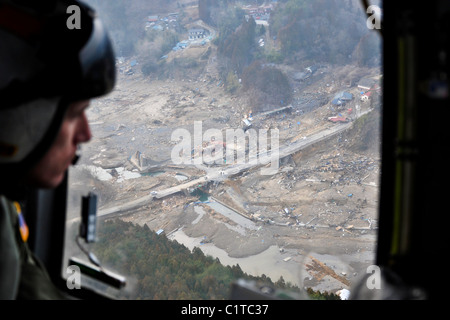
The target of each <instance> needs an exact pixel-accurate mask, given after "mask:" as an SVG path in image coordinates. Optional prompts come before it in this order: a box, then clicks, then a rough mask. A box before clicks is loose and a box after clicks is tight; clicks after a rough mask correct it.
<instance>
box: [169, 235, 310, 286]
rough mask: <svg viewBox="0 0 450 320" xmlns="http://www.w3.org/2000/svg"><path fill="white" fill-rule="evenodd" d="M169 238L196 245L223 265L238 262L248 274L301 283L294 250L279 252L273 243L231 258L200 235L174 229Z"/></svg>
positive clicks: (298, 263) (188, 244)
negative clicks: (254, 251) (193, 236)
mask: <svg viewBox="0 0 450 320" xmlns="http://www.w3.org/2000/svg"><path fill="white" fill-rule="evenodd" d="M169 239H171V240H176V241H177V242H179V243H182V244H183V245H185V246H186V247H187V248H189V249H190V250H193V249H194V247H198V248H200V249H201V250H202V252H203V253H204V254H205V255H209V256H212V257H213V258H218V259H219V260H220V262H221V263H222V264H223V265H229V266H233V265H237V264H239V266H240V267H241V269H242V271H244V272H246V273H248V274H251V275H255V276H261V275H263V274H265V275H266V276H268V277H270V278H271V279H272V281H274V282H275V281H277V280H278V279H279V278H280V277H281V276H282V277H283V279H284V280H285V281H286V282H291V283H292V284H296V285H299V286H300V285H301V283H300V282H301V281H300V280H301V279H300V268H301V259H302V257H301V256H300V255H299V254H297V253H296V252H295V250H286V251H284V252H280V248H279V247H278V246H275V245H274V246H270V247H269V248H268V249H266V250H264V251H263V252H261V253H259V254H256V255H251V256H247V257H242V258H233V257H230V256H229V255H228V254H227V252H226V251H225V250H223V249H220V248H218V247H216V246H215V245H214V244H213V243H203V241H204V238H202V237H199V238H192V237H189V236H187V235H186V234H185V233H184V231H183V230H177V231H175V232H174V233H172V234H171V235H170V236H169ZM288 258H290V259H288ZM285 260H286V261H285Z"/></svg>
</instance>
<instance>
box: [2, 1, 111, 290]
mask: <svg viewBox="0 0 450 320" xmlns="http://www.w3.org/2000/svg"><path fill="white" fill-rule="evenodd" d="M73 5H75V6H76V8H79V13H80V15H79V17H78V18H79V22H81V23H80V26H79V28H73V29H71V28H68V24H67V20H68V18H69V17H70V14H68V13H67V8H68V7H69V6H73ZM114 85H115V58H114V53H113V50H112V45H111V43H110V40H109V38H108V35H107V33H106V30H105V28H104V27H103V25H102V23H101V21H100V20H99V18H98V17H97V16H96V15H95V12H94V11H93V10H92V9H91V8H90V7H88V6H87V5H85V4H83V3H81V2H78V1H77V0H53V1H31V0H0V260H1V262H0V299H62V298H64V296H63V295H62V294H61V293H60V292H59V291H58V290H57V289H56V288H55V287H54V286H53V285H52V283H51V281H50V280H49V277H48V274H47V272H46V270H45V268H44V267H43V266H42V264H41V263H40V262H39V260H38V259H37V258H36V257H35V256H34V255H33V253H32V252H31V251H30V250H29V248H28V246H27V238H28V228H27V226H26V223H25V221H24V219H23V213H22V210H23V207H24V206H21V201H22V200H23V199H22V198H21V196H22V195H23V194H24V193H25V191H26V190H28V189H29V188H55V187H57V186H58V185H59V184H60V183H61V181H62V180H63V178H64V176H65V173H66V170H67V169H68V167H69V166H70V164H71V163H72V162H73V160H74V158H75V157H76V151H77V148H78V146H79V145H80V144H82V143H85V142H87V141H89V140H90V138H91V132H90V129H89V124H88V121H87V118H86V114H85V110H86V108H87V107H88V105H89V101H90V99H92V98H95V97H99V96H102V95H105V94H107V93H109V92H110V91H112V89H113V88H114Z"/></svg>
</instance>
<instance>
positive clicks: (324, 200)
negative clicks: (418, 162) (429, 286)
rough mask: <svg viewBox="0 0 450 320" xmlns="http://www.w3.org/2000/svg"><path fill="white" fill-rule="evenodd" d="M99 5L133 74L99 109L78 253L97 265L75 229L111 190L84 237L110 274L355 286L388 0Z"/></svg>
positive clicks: (376, 151) (367, 251) (72, 233)
mask: <svg viewBox="0 0 450 320" xmlns="http://www.w3.org/2000/svg"><path fill="white" fill-rule="evenodd" d="M87 2H88V3H89V4H90V5H92V6H93V7H94V8H95V9H96V10H97V11H98V14H99V16H100V17H101V18H102V20H103V21H104V22H105V24H106V26H107V28H108V30H109V32H110V35H111V38H112V40H113V42H114V46H115V52H116V58H117V59H116V67H117V76H118V81H117V85H116V88H115V90H114V91H113V92H112V93H111V94H109V95H108V96H106V97H102V98H99V99H96V100H93V101H91V106H90V108H89V109H88V111H87V115H88V118H89V121H90V127H91V130H92V133H93V138H92V140H91V141H90V142H89V143H88V144H86V145H83V146H82V157H81V159H80V161H79V163H78V164H77V165H76V166H75V167H73V168H71V170H70V187H69V189H70V195H69V216H68V225H67V233H66V234H67V239H66V243H67V257H68V258H69V257H71V256H76V257H79V258H82V259H85V260H86V261H87V258H86V255H85V254H84V253H83V251H82V250H80V249H79V246H77V245H76V243H75V241H74V239H75V237H76V234H77V233H78V223H79V216H80V213H79V210H80V204H81V198H80V197H81V196H82V195H86V194H87V193H88V192H90V191H91V192H94V193H95V194H96V195H97V196H98V221H97V236H98V241H97V243H95V244H86V243H84V242H83V241H81V243H80V244H81V245H82V247H83V248H84V249H85V250H87V249H88V250H89V251H92V252H93V253H94V254H95V255H96V256H97V258H98V260H99V261H100V263H101V264H102V266H103V267H104V268H106V269H108V270H111V271H113V272H116V273H119V274H121V275H123V276H125V277H126V278H127V285H126V287H125V289H122V290H116V289H111V288H109V287H107V286H105V285H103V284H93V286H94V287H96V288H98V289H100V290H102V291H105V292H106V293H108V294H112V295H115V296H116V297H119V298H126V299H185V298H193V299H222V298H227V297H229V294H230V292H229V288H230V284H231V282H232V281H234V280H236V279H238V278H245V279H252V280H256V281H266V282H268V283H271V284H274V285H276V286H277V287H279V288H282V289H285V290H288V291H293V292H294V291H298V290H300V291H302V292H305V291H306V289H307V290H308V292H309V293H310V294H311V295H310V297H317V295H316V296H315V295H314V294H313V292H314V291H315V292H321V293H325V292H326V293H330V295H329V297H336V296H333V295H332V294H335V295H337V296H338V297H339V294H341V293H342V292H343V291H342V289H346V290H350V289H351V284H352V283H354V282H355V281H357V279H358V277H359V276H361V275H363V274H365V273H366V271H367V267H368V266H370V265H373V264H374V257H375V248H376V240H377V239H376V238H377V218H378V214H377V209H378V192H379V178H380V164H381V163H380V160H381V159H380V143H381V140H380V119H381V102H382V99H381V95H382V69H381V45H382V43H381V38H380V36H379V33H378V32H377V30H376V29H377V27H379V25H378V22H379V20H378V19H379V15H378V13H379V12H380V9H379V8H380V7H379V5H380V4H379V3H378V5H374V6H373V8H374V10H372V11H370V12H369V13H370V14H369V17H368V16H367V14H366V10H365V8H363V7H362V6H361V3H360V1H353V0H348V1H335V0H322V1H306V0H285V1H231V0H230V1H213V0H198V1H191V0H186V1H182V0H177V1H168V0H161V1H159V0H153V1H148V0H147V1H144V0H133V1H122V0H115V1H106V0H95V1H94V0H90V1H87ZM269 278H270V279H269ZM83 279H84V278H83ZM83 281H84V280H83ZM86 281H87V280H86ZM344 291H345V290H344Z"/></svg>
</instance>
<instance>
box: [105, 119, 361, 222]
mask: <svg viewBox="0 0 450 320" xmlns="http://www.w3.org/2000/svg"><path fill="white" fill-rule="evenodd" d="M368 112H370V111H365V112H361V113H360V114H359V115H358V117H361V116H363V115H365V114H367V113H368ZM352 124H353V122H348V123H339V124H336V125H334V126H333V127H329V128H327V129H325V130H322V131H320V132H317V133H315V134H312V135H310V136H309V137H307V138H305V139H301V140H297V141H295V142H293V143H290V144H289V145H283V146H280V147H279V148H278V150H279V151H278V154H276V153H275V154H266V155H254V157H250V158H249V159H248V161H246V162H245V163H238V164H233V165H227V166H224V167H212V168H209V167H207V166H201V167H202V169H205V170H206V174H205V175H204V176H202V177H200V178H197V179H194V180H191V181H188V182H184V183H181V184H179V185H177V186H174V187H170V188H167V189H163V190H158V191H157V193H156V194H149V195H146V196H143V197H141V198H139V199H136V200H132V201H129V202H126V203H123V204H121V205H115V206H112V207H109V208H101V209H99V211H98V213H97V215H98V216H103V215H108V214H112V213H116V212H121V211H127V210H131V209H134V208H137V207H140V206H143V205H145V204H146V203H148V202H149V201H151V200H152V199H153V198H157V199H160V198H165V197H168V196H170V195H173V194H175V193H178V192H183V191H184V190H188V189H195V188H197V187H199V186H202V185H204V184H206V183H208V182H210V181H224V180H225V179H227V178H228V177H229V176H232V175H236V174H238V173H240V172H243V171H245V170H249V169H251V168H253V167H257V166H262V167H264V166H265V167H267V165H268V164H271V165H270V168H262V169H263V170H266V171H262V172H261V173H262V174H275V173H277V170H278V168H277V167H276V166H274V165H273V164H275V163H276V164H278V161H277V160H278V159H282V158H284V157H286V156H288V155H290V154H293V153H296V152H298V151H300V150H303V149H305V148H306V147H309V146H311V145H312V144H315V143H318V142H320V141H323V140H325V139H328V138H330V137H331V136H334V135H336V134H338V133H340V132H343V131H345V130H347V129H349V128H350V127H351V126H352Z"/></svg>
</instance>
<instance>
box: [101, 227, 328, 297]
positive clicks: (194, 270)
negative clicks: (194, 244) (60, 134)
mask: <svg viewBox="0 0 450 320" xmlns="http://www.w3.org/2000/svg"><path fill="white" fill-rule="evenodd" d="M98 236H99V241H98V242H97V243H96V244H95V247H94V248H93V251H94V252H95V253H96V255H97V256H98V258H99V259H100V260H101V261H102V262H103V263H104V264H105V265H108V266H110V267H111V268H113V269H115V270H117V271H118V272H120V273H122V274H126V275H130V276H131V277H133V278H134V279H135V280H137V281H136V287H135V288H134V289H133V294H132V295H130V294H123V295H122V296H121V298H124V299H160V300H166V299H169V300H172V299H195V300H203V299H216V300H222V299H228V298H229V297H230V296H229V295H230V291H229V290H230V286H231V283H232V282H233V281H234V280H237V279H239V278H245V279H252V280H256V281H261V282H263V283H266V284H269V285H272V286H276V287H277V288H280V289H286V290H291V291H299V290H300V289H299V288H298V287H297V286H292V285H291V284H290V283H285V281H284V280H283V278H280V279H279V280H278V281H276V282H275V283H273V282H272V280H271V279H270V278H268V277H266V276H264V275H263V276H261V277H254V276H250V275H248V274H246V273H244V272H243V271H242V270H241V268H240V267H239V265H235V266H232V267H230V266H224V265H222V264H221V263H220V261H219V260H218V259H213V258H212V257H211V256H205V255H204V254H203V252H202V251H201V250H200V249H199V248H195V249H194V250H193V252H191V251H190V250H189V249H188V248H186V247H185V246H184V245H182V244H179V243H178V242H176V241H171V240H169V239H167V238H166V236H165V235H163V234H162V235H157V234H156V233H155V232H153V231H151V230H150V229H149V228H148V227H147V226H146V225H144V226H139V225H134V224H132V223H129V222H124V221H122V220H120V219H116V220H114V221H107V222H105V223H104V224H102V228H101V229H100V230H99V234H98ZM308 293H309V294H310V296H311V297H312V298H314V299H324V298H327V299H336V298H337V296H336V295H333V294H328V293H325V294H320V293H318V292H314V291H312V290H309V291H308Z"/></svg>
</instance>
